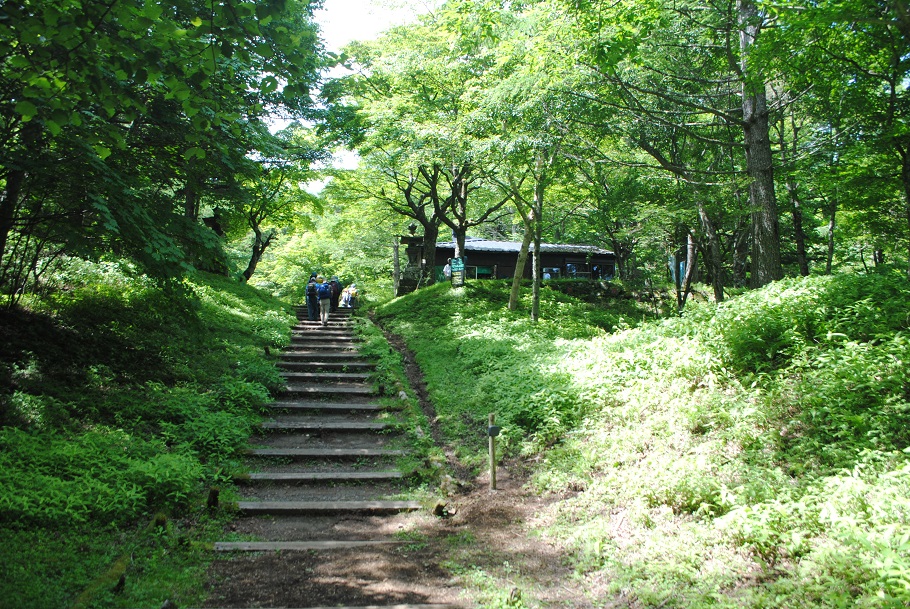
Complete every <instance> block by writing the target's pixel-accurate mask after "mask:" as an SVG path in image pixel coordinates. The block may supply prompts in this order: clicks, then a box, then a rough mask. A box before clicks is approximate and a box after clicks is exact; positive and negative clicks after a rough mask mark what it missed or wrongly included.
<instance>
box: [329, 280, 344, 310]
mask: <svg viewBox="0 0 910 609" xmlns="http://www.w3.org/2000/svg"><path fill="white" fill-rule="evenodd" d="M329 287H330V288H332V308H331V311H332V313H334V312H335V311H337V310H338V299H339V298H341V282H340V281H338V275H335V276H333V277H332V280H331V281H330V282H329Z"/></svg>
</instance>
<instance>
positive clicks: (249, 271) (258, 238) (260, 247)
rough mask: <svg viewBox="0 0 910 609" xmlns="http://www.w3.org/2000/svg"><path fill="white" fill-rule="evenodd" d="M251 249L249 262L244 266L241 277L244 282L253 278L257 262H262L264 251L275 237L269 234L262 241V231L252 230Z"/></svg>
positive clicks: (273, 234)
mask: <svg viewBox="0 0 910 609" xmlns="http://www.w3.org/2000/svg"><path fill="white" fill-rule="evenodd" d="M253 235H254V236H253V247H252V252H251V253H250V261H249V263H248V264H247V265H246V269H245V270H244V271H243V277H244V279H245V280H246V281H249V280H250V277H252V276H253V273H255V272H256V266H258V265H259V261H260V260H262V254H263V253H265V250H266V249H267V248H268V247H269V245H270V244H271V243H272V237H274V236H275V233H274V232H270V233H269V234H268V236H267V237H266V238H265V239H263V238H262V231H260V230H259V229H258V228H254V229H253Z"/></svg>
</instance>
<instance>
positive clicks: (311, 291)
mask: <svg viewBox="0 0 910 609" xmlns="http://www.w3.org/2000/svg"><path fill="white" fill-rule="evenodd" d="M306 318H307V319H308V320H309V321H316V320H317V319H319V299H318V297H317V295H316V273H313V274H312V275H310V280H309V281H308V282H307V284H306Z"/></svg>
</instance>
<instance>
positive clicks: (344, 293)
mask: <svg viewBox="0 0 910 609" xmlns="http://www.w3.org/2000/svg"><path fill="white" fill-rule="evenodd" d="M356 296H357V284H354V283H352V284H351V285H349V286H348V287H346V288H344V289H343V290H342V289H341V282H340V281H338V277H337V276H336V277H332V278H331V279H330V280H329V281H326V280H325V277H323V276H322V275H319V274H318V273H315V272H314V273H312V274H311V275H310V280H309V281H308V282H307V286H306V308H307V319H309V320H310V321H319V322H322V325H323V326H327V325H329V313H331V312H334V311H336V310H337V309H338V307H339V306H342V307H353V306H355V304H356ZM339 300H341V302H339Z"/></svg>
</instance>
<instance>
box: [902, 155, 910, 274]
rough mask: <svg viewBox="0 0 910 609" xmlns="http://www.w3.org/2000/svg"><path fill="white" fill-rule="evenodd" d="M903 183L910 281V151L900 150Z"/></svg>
mask: <svg viewBox="0 0 910 609" xmlns="http://www.w3.org/2000/svg"><path fill="white" fill-rule="evenodd" d="M900 153H901V161H903V163H902V165H901V181H902V182H903V184H904V214H905V215H906V217H907V279H908V280H910V149H907V148H902V149H901V150H900Z"/></svg>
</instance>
